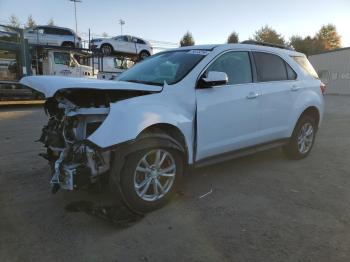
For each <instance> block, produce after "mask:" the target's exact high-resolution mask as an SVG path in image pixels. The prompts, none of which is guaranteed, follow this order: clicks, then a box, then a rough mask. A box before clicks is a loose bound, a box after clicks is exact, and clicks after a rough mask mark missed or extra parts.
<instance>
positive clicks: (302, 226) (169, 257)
mask: <svg viewBox="0 0 350 262" xmlns="http://www.w3.org/2000/svg"><path fill="white" fill-rule="evenodd" d="M326 106H327V109H326V114H325V120H324V123H323V126H322V128H321V130H320V131H319V133H318V137H317V140H316V144H315V146H314V148H313V152H312V153H311V154H310V155H309V157H308V158H306V159H304V160H301V161H291V160H288V159H286V158H285V156H284V155H283V154H282V153H281V150H280V149H273V150H269V151H266V152H262V153H259V154H256V155H252V156H248V157H244V158H240V159H236V160H233V161H229V162H225V163H221V164H217V165H214V166H210V167H206V168H201V169H196V170H190V171H188V172H187V176H186V179H185V181H184V184H183V188H182V191H181V193H180V194H178V195H177V196H176V197H175V199H174V200H173V201H172V202H171V203H170V204H169V205H167V206H166V207H164V208H163V209H161V210H158V211H155V212H153V213H150V214H148V215H146V216H145V217H143V218H140V219H136V221H134V222H130V223H121V224H119V223H117V224H116V223H111V222H108V221H105V220H102V219H99V218H97V217H96V216H93V215H89V214H87V213H86V212H68V211H67V208H66V207H67V205H69V204H71V205H72V202H73V204H74V201H92V200H93V201H94V202H95V204H99V203H101V204H102V203H103V198H104V197H103V195H104V194H103V193H98V191H96V190H95V191H94V192H91V191H79V192H63V191H59V192H58V193H57V194H55V195H52V194H51V193H50V187H49V175H48V172H49V170H48V166H47V164H46V162H45V160H44V159H41V158H40V157H38V156H37V154H38V153H40V152H41V151H42V147H41V145H40V144H39V143H35V142H34V140H35V139H37V138H38V137H39V135H40V129H41V127H42V125H43V124H44V123H45V122H46V116H45V115H44V113H43V112H42V110H41V109H39V108H20V109H13V108H12V109H1V110H0V132H1V133H0V134H1V135H0V145H1V154H0V236H1V237H0V261H242V262H243V261H244V262H248V261H267V262H273V261H283V262H286V261H303V262H306V261H317V262H321V261H325V262H330V261H332V262H334V261H350V249H349V248H350V224H349V219H350V202H349V200H350V165H349V157H350V133H349V130H350V121H349V119H350V96H343V97H342V96H326ZM208 192H211V193H210V194H207V195H206V196H204V197H202V198H200V196H202V195H204V194H206V193H208ZM120 212H121V214H124V213H123V212H124V211H123V209H120ZM124 215H126V216H127V217H128V214H126V213H125V214H124Z"/></svg>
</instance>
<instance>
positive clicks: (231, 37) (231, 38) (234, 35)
mask: <svg viewBox="0 0 350 262" xmlns="http://www.w3.org/2000/svg"><path fill="white" fill-rule="evenodd" d="M238 41H239V38H238V34H237V33H236V32H235V31H233V32H232V33H231V34H230V35H229V36H228V38H227V43H228V44H236V43H238Z"/></svg>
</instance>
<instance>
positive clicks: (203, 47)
mask: <svg viewBox="0 0 350 262" xmlns="http://www.w3.org/2000/svg"><path fill="white" fill-rule="evenodd" d="M235 48H236V49H252V50H261V51H271V52H275V53H287V54H289V55H294V56H304V54H303V53H300V52H297V51H295V50H290V49H282V48H278V47H270V46H262V45H255V44H217V45H193V46H184V47H179V48H175V49H170V50H168V51H173V50H214V49H221V50H228V49H235Z"/></svg>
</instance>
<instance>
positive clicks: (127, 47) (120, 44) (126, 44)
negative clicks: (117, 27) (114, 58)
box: [115, 35, 136, 54]
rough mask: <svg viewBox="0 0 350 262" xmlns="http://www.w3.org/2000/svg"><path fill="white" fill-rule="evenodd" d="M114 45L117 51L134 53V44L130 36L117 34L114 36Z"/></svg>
mask: <svg viewBox="0 0 350 262" xmlns="http://www.w3.org/2000/svg"><path fill="white" fill-rule="evenodd" d="M116 45H117V46H116V47H117V49H115V50H116V51H117V52H123V53H130V54H131V53H135V50H136V45H135V43H134V42H132V39H131V37H130V36H126V35H123V36H118V37H116Z"/></svg>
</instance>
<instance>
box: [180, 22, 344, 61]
mask: <svg viewBox="0 0 350 262" xmlns="http://www.w3.org/2000/svg"><path fill="white" fill-rule="evenodd" d="M249 40H254V41H259V42H264V43H271V44H278V45H283V46H286V47H291V48H293V49H294V50H296V51H299V52H302V53H304V54H306V55H307V56H309V55H312V54H317V53H320V52H322V51H327V50H332V49H336V48H340V47H341V36H340V35H339V34H338V32H337V28H336V26H335V25H333V24H327V25H323V26H322V27H321V28H320V30H319V31H318V32H317V33H316V34H315V35H314V36H310V35H308V36H306V37H302V36H299V35H293V36H291V37H290V38H289V40H285V38H284V37H283V36H282V35H281V34H279V33H278V32H277V31H276V30H275V29H273V28H272V27H270V26H268V25H266V26H263V27H261V28H260V29H259V30H257V31H255V33H254V35H253V37H252V38H250V39H249ZM227 43H239V35H238V33H237V32H235V31H233V32H232V33H231V34H230V35H229V36H228V38H227ZM194 44H195V41H194V38H193V36H192V34H191V33H190V32H189V31H187V32H186V33H185V35H184V36H183V37H182V39H181V40H180V45H181V46H190V45H194Z"/></svg>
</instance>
